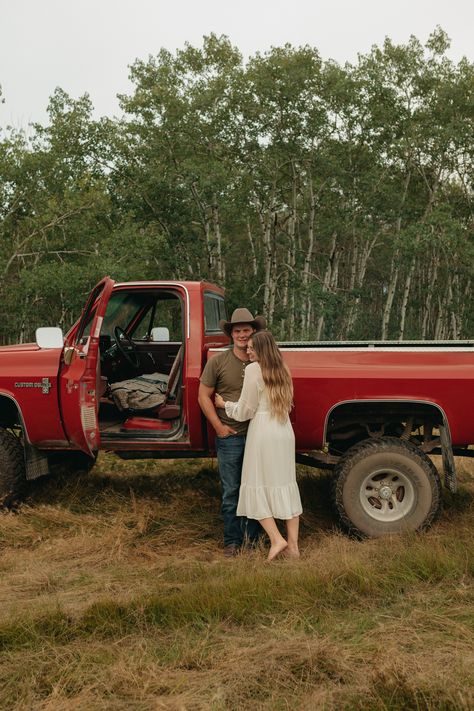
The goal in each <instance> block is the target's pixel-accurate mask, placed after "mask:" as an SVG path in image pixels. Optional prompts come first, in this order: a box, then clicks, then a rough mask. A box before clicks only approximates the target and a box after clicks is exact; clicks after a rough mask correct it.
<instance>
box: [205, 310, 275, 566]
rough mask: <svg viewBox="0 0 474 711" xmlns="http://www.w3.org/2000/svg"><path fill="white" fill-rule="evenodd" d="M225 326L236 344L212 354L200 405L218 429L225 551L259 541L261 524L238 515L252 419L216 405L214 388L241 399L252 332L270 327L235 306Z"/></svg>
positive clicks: (231, 553) (235, 550)
mask: <svg viewBox="0 0 474 711" xmlns="http://www.w3.org/2000/svg"><path fill="white" fill-rule="evenodd" d="M219 326H220V327H221V329H222V330H223V331H224V333H226V334H227V335H228V336H230V337H231V338H232V346H231V347H230V348H229V349H228V350H226V351H224V352H223V353H220V354H219V355H218V356H216V357H215V358H211V359H210V360H209V361H208V362H207V364H206V367H205V368H204V370H203V372H202V375H201V384H200V386H199V398H198V399H199V405H200V406H201V409H202V411H203V413H204V414H205V416H206V418H207V419H208V420H209V422H210V423H211V425H212V427H213V428H214V430H215V432H216V451H217V461H218V464H219V476H220V480H221V489H222V517H223V519H224V555H225V556H226V557H232V556H234V555H237V553H238V552H239V550H240V548H241V546H242V543H243V542H244V539H247V540H248V542H249V543H254V542H256V541H257V539H258V536H259V532H260V524H259V523H258V522H257V521H254V520H251V519H244V518H242V517H238V516H236V511H237V503H238V500H239V489H240V478H241V474H242V463H243V459H244V449H245V435H246V433H247V427H248V422H236V421H235V420H232V419H230V418H229V417H227V415H226V413H225V410H217V411H216V408H215V407H214V402H213V396H214V391H216V392H218V393H219V394H220V395H222V397H223V398H224V400H231V401H233V402H237V400H238V399H239V398H240V393H241V391H242V385H243V382H244V375H245V367H246V366H247V365H248V363H250V361H249V358H248V355H247V343H248V340H249V338H250V337H251V335H252V333H255V331H260V330H261V329H264V328H265V327H266V322H265V319H264V318H263V316H256V317H255V318H254V317H253V316H252V314H251V313H250V311H249V310H248V309H242V308H240V309H235V311H234V313H233V314H232V318H231V320H230V321H224V320H222V321H221V322H220V323H219Z"/></svg>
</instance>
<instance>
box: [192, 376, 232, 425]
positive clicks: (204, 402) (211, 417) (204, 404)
mask: <svg viewBox="0 0 474 711" xmlns="http://www.w3.org/2000/svg"><path fill="white" fill-rule="evenodd" d="M213 395H214V388H210V387H209V386H208V385H204V384H203V383H200V384H199V394H198V402H199V405H200V407H201V410H202V411H203V413H204V415H205V416H206V419H207V420H208V421H209V422H210V423H211V425H212V427H213V428H214V429H215V431H216V435H217V436H218V437H227V436H228V435H231V434H236V431H235V430H233V429H232V427H228V425H224V424H223V423H222V422H221V421H220V419H219V417H218V416H217V412H216V408H215V407H214V403H213V402H212V396H213Z"/></svg>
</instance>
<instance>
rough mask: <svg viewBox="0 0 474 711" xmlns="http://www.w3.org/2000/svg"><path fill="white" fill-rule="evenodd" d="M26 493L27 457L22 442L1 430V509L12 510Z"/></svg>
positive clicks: (6, 431) (10, 433) (11, 433)
mask: <svg viewBox="0 0 474 711" xmlns="http://www.w3.org/2000/svg"><path fill="white" fill-rule="evenodd" d="M25 491H26V468H25V456H24V452H23V446H22V444H21V440H20V439H19V438H18V437H17V436H16V435H14V434H13V432H9V431H8V430H5V429H2V428H0V508H11V507H12V506H14V505H15V504H17V503H18V502H19V501H21V499H22V498H23V496H24V495H25Z"/></svg>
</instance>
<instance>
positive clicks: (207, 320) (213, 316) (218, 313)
mask: <svg viewBox="0 0 474 711" xmlns="http://www.w3.org/2000/svg"><path fill="white" fill-rule="evenodd" d="M226 318H227V311H226V306H225V301H224V299H223V298H222V296H220V295H219V294H214V293H213V292H211V291H206V292H205V293H204V330H205V332H206V333H220V330H221V329H220V326H219V321H220V320H221V319H226Z"/></svg>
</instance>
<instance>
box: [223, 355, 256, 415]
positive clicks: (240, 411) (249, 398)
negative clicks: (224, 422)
mask: <svg viewBox="0 0 474 711" xmlns="http://www.w3.org/2000/svg"><path fill="white" fill-rule="evenodd" d="M259 372H260V368H259V367H255V366H253V364H252V366H249V365H248V366H247V367H246V369H245V377H244V384H243V387H242V393H241V395H240V398H239V401H238V402H229V401H228V402H226V403H225V411H226V415H227V417H232V419H233V420H237V421H238V422H245V421H246V420H251V419H252V417H253V416H254V415H255V412H256V411H257V407H258V402H259V400H260V388H259V387H258V376H259Z"/></svg>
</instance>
